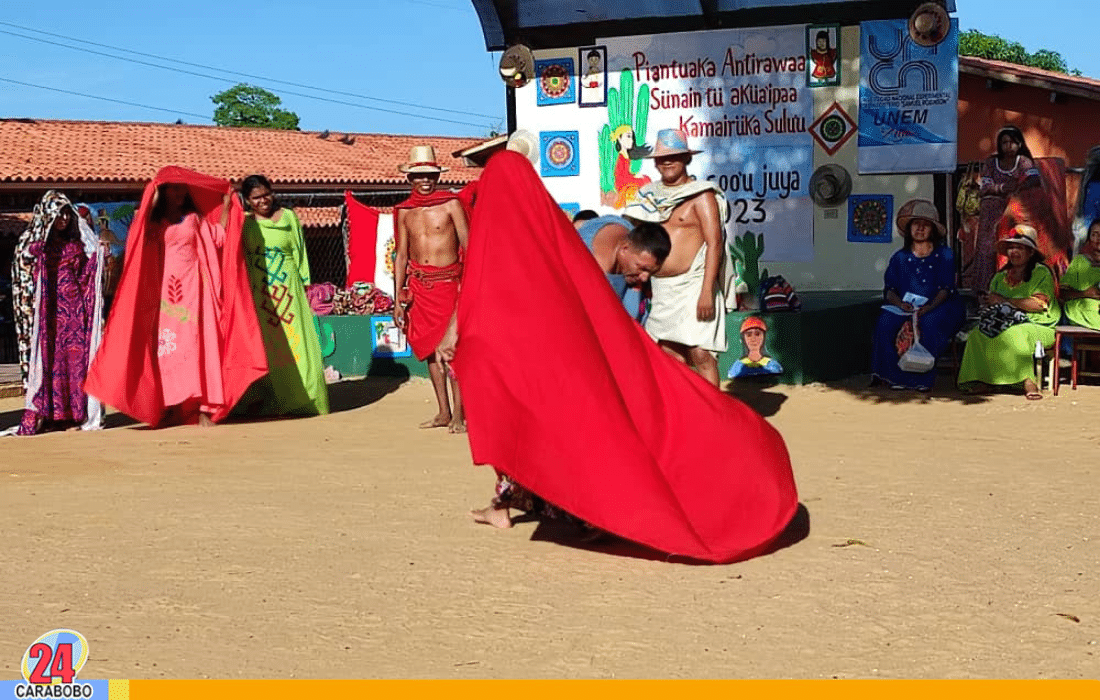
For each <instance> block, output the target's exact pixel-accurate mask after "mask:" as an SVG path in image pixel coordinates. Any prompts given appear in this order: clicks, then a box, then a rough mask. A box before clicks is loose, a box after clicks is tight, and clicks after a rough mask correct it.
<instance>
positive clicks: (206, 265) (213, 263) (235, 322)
mask: <svg viewBox="0 0 1100 700" xmlns="http://www.w3.org/2000/svg"><path fill="white" fill-rule="evenodd" d="M177 185H178V186H181V187H182V188H183V189H184V190H185V195H186V199H187V200H189V202H190V205H193V211H191V212H189V213H187V215H186V217H185V218H184V219H183V221H182V222H181V225H182V224H187V226H188V227H192V228H193V227H195V226H197V227H198V228H200V229H203V228H216V227H218V225H219V224H221V223H222V222H223V221H224V230H223V232H222V233H224V241H218V240H216V239H220V237H221V233H219V234H218V235H216V236H206V235H199V236H196V237H194V241H193V243H194V253H195V255H196V260H194V261H193V263H197V266H198V272H197V275H196V280H195V282H196V284H199V285H200V286H201V289H202V290H203V295H204V296H202V297H201V299H202V301H201V304H200V306H201V314H202V320H201V323H202V324H203V326H202V328H203V330H202V331H201V332H202V333H208V332H211V331H210V329H213V332H216V333H217V334H218V337H217V338H216V339H213V338H209V337H203V338H202V340H201V346H202V347H201V349H200V350H199V358H200V359H199V362H198V363H196V365H195V371H196V372H200V371H201V372H203V376H204V377H206V378H207V379H208V378H209V377H210V368H209V359H210V358H209V357H208V356H209V355H210V353H211V352H212V351H213V348H217V350H218V352H219V353H220V357H219V363H218V365H217V367H215V368H214V370H213V371H214V372H217V369H218V368H220V380H221V381H220V395H211V396H205V397H194V398H195V400H188V401H185V402H184V404H181V405H175V406H173V405H169V404H168V403H167V402H166V397H167V398H168V399H169V400H171V395H172V393H173V392H172V391H171V390H167V389H166V387H165V386H164V384H163V381H164V378H163V377H162V374H164V373H163V372H162V371H161V370H162V369H163V368H162V367H161V365H162V364H164V363H165V362H167V361H168V360H169V359H172V358H171V352H172V351H174V350H176V349H179V347H180V346H179V344H178V343H177V342H176V341H178V340H179V338H178V336H177V337H176V338H172V337H171V336H170V335H169V334H165V333H163V330H164V328H162V327H161V325H162V321H163V320H164V319H165V318H166V317H167V316H174V317H176V320H179V321H183V319H184V317H185V316H186V317H187V318H188V319H191V318H192V316H193V312H194V311H195V310H196V309H191V308H190V306H188V305H187V303H186V302H185V300H186V299H187V298H188V294H187V293H186V287H187V285H186V284H182V283H180V284H177V283H174V282H173V281H172V280H170V279H168V277H167V275H169V274H171V272H172V270H173V269H175V268H174V267H173V266H171V265H167V266H166V262H165V259H164V254H165V250H166V249H165V246H166V241H165V240H161V239H160V238H159V237H158V233H166V231H165V230H162V229H163V228H164V227H163V226H160V225H154V221H153V219H154V218H155V217H154V216H153V213H154V210H155V209H156V207H155V206H154V203H155V199H156V198H157V193H158V191H160V190H161V188H162V186H164V187H165V189H166V190H169V189H170V190H173V191H176V190H178V189H179V187H175V186H177ZM173 196H175V195H173ZM226 206H228V208H229V209H228V211H225V207H226ZM188 208H189V209H190V208H191V207H190V206H189V207H188ZM243 220H244V210H243V209H242V207H241V203H240V201H239V200H238V199H237V197H236V196H234V195H233V186H232V184H230V183H229V182H228V181H227V180H221V179H218V178H214V177H210V176H208V175H203V174H201V173H197V172H194V171H191V170H187V169H185V168H180V167H176V166H168V167H165V168H162V169H161V170H159V171H158V172H157V174H156V176H155V177H154V178H153V181H152V182H150V183H149V184H148V185H147V186H146V187H145V192H144V194H143V195H142V199H141V206H140V207H139V209H138V214H137V216H136V217H135V220H134V224H133V226H132V227H131V229H130V236H129V239H128V241H127V245H126V259H125V263H124V265H123V269H122V276H121V278H120V279H119V283H118V288H117V290H116V292H115V299H114V303H113V305H112V308H111V313H110V318H109V319H108V321H107V327H106V330H105V332H104V337H103V343H102V345H101V346H100V348H99V352H98V353H97V354H96V357H95V359H94V360H93V362H92V365H91V368H90V369H89V372H88V378H87V381H86V382H85V385H84V386H85V391H87V393H88V394H89V395H91V396H94V397H96V398H98V399H99V400H100V401H102V402H103V403H105V404H107V405H109V406H113V407H115V408H116V409H118V410H119V411H121V412H123V413H125V414H126V415H128V416H131V417H132V418H135V419H136V420H139V421H142V422H143V423H147V424H149V425H150V426H152V427H159V426H161V425H164V424H166V423H176V422H184V423H194V422H197V421H199V420H200V411H202V415H205V416H207V417H208V418H209V420H210V421H212V422H215V423H216V422H219V421H221V420H223V419H224V418H225V417H226V416H228V415H229V412H230V410H232V408H233V406H234V405H235V404H236V403H237V401H238V400H240V398H241V396H243V395H244V393H245V390H247V389H248V387H249V385H251V384H252V383H253V382H254V381H256V380H257V379H259V378H261V377H262V376H264V375H265V374H266V373H267V354H266V352H265V350H264V346H263V336H262V335H261V333H260V325H259V322H258V321H257V319H256V307H255V305H254V304H253V303H252V292H251V290H250V287H249V280H248V272H247V270H246V269H245V262H244V253H243V251H242V249H241V226H242V224H243ZM218 242H220V243H221V254H220V256H219V255H218V251H217V249H216V246H217V243H218ZM167 243H171V241H168V242H167ZM218 258H220V264H217V261H218ZM176 267H180V269H181V271H182V268H183V266H176ZM166 295H167V296H166ZM211 306H212V307H213V308H214V311H213V313H207V309H209V308H210V307H211ZM184 307H186V308H184ZM196 308H199V307H196ZM181 309H183V310H181ZM184 311H186V313H184ZM192 322H199V320H198V319H195V320H194V321H190V320H189V321H186V322H184V323H192ZM173 346H176V347H175V348H173ZM200 367H201V369H200ZM214 394H218V392H216V391H215V392H214ZM209 399H216V401H209Z"/></svg>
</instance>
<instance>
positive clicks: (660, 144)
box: [643, 129, 702, 158]
mask: <svg viewBox="0 0 1100 700" xmlns="http://www.w3.org/2000/svg"><path fill="white" fill-rule="evenodd" d="M696 153H702V151H696V150H693V149H691V148H689V147H688V139H687V134H686V133H685V132H683V131H680V130H679V129H661V130H660V131H658V132H657V145H656V146H654V147H653V150H652V151H650V152H649V155H647V156H643V158H661V157H663V156H678V155H684V154H686V155H695V154H696Z"/></svg>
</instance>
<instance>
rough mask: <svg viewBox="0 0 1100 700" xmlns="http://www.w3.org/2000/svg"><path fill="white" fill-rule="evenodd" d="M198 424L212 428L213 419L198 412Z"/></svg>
mask: <svg viewBox="0 0 1100 700" xmlns="http://www.w3.org/2000/svg"><path fill="white" fill-rule="evenodd" d="M199 425H200V426H202V427H203V428H213V427H214V421H213V420H212V419H211V418H210V416H208V415H206V414H205V413H200V414H199Z"/></svg>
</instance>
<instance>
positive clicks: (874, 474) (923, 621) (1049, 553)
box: [0, 377, 1100, 678]
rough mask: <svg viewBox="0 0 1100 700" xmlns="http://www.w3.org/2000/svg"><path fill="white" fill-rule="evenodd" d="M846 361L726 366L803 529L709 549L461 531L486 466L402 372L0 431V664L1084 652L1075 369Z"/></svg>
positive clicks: (404, 669) (845, 667) (1094, 530)
mask: <svg viewBox="0 0 1100 700" xmlns="http://www.w3.org/2000/svg"><path fill="white" fill-rule="evenodd" d="M942 379H945V380H947V378H946V377H944V378H942ZM945 383H949V382H946V381H945ZM865 385H866V381H865V378H856V379H854V380H852V381H850V382H846V383H842V384H837V385H833V386H828V387H826V386H808V387H764V386H758V385H752V386H749V387H747V388H742V389H739V390H738V391H739V393H740V394H741V395H742V397H743V398H744V399H745V400H746V401H747V402H748V403H750V404H751V405H753V406H754V407H755V408H756V409H757V410H758V411H760V412H761V413H763V414H764V415H766V416H768V417H769V419H770V420H771V421H772V422H773V423H774V424H775V425H776V426H777V427H778V428H779V429H780V430H781V431H782V432H783V434H784V436H785V437H786V439H787V443H788V445H789V447H790V450H791V454H792V457H793V461H794V465H795V474H796V478H797V481H798V486H799V494H800V500H801V502H802V504H803V505H804V507H805V510H806V513H807V518H808V524H809V530H808V533H805V536H804V537H803V538H802V539H801V540H799V541H797V542H795V543H794V544H792V545H790V546H788V547H786V548H784V549H781V550H779V551H777V552H774V553H772V554H770V555H767V556H764V557H761V558H758V559H754V560H752V561H748V562H744V563H740V564H735V565H730V566H692V565H686V564H680V563H668V562H666V561H663V560H661V559H660V558H646V557H639V556H627V555H624V554H623V553H622V550H621V549H620V548H613V551H610V552H609V551H601V550H586V549H582V548H578V547H576V546H571V545H570V544H568V543H563V542H561V541H560V538H555V537H553V536H550V535H547V534H546V533H545V532H544V531H545V529H546V527H545V526H538V525H537V524H536V523H533V522H526V523H520V524H518V525H517V526H516V527H515V528H514V529H513V530H509V531H498V530H493V529H490V528H488V527H486V526H478V525H475V524H474V523H472V522H471V521H470V519H469V517H468V515H467V509H468V508H469V507H471V506H481V505H484V504H485V503H486V502H487V500H488V498H489V496H490V495H491V489H492V485H493V475H492V473H491V471H490V470H489V469H487V468H474V467H472V466H471V465H470V463H469V449H468V446H467V443H466V440H465V438H464V437H462V436H456V435H449V434H447V433H446V432H443V431H441V430H435V431H420V430H418V429H417V428H416V424H417V423H418V422H419V421H421V420H423V419H425V418H427V417H428V416H429V415H431V413H432V408H433V405H432V404H433V401H432V397H431V392H430V385H429V384H428V383H427V382H426V381H425V380H419V379H413V380H410V381H408V382H405V383H404V384H399V383H398V382H396V381H386V380H362V381H352V382H345V383H342V384H340V385H336V386H334V387H333V404H334V408H335V409H336V411H335V412H334V413H333V414H332V415H330V416H326V417H320V418H310V419H300V420H279V421H269V422H258V423H237V424H230V425H223V426H220V427H217V428H213V429H202V428H198V427H183V428H172V429H166V430H158V431H152V430H147V429H143V428H141V427H138V426H134V425H132V424H129V425H127V424H126V423H127V422H126V421H125V420H124V418H123V417H122V416H118V415H114V416H112V417H111V418H110V425H111V426H112V427H110V429H107V430H104V431H102V432H98V433H62V434H51V435H44V436H40V437H35V438H3V439H2V442H0V480H2V481H0V483H2V487H0V531H2V532H3V535H4V544H3V546H2V547H0V569H2V571H3V574H2V577H3V579H2V580H3V585H2V587H0V620H2V621H3V625H2V630H0V669H2V671H0V677H4V678H17V677H18V675H19V671H18V664H19V660H20V658H21V656H22V654H23V652H24V650H25V649H26V648H27V646H28V645H29V644H30V643H31V642H32V641H33V640H34V639H35V638H36V637H38V636H39V635H40V634H42V633H44V632H46V631H48V630H50V629H54V628H57V627H70V628H73V629H76V630H78V631H80V632H82V633H83V634H84V635H85V636H86V637H87V638H88V640H89V645H90V648H91V658H90V660H89V662H88V665H87V666H86V668H85V670H84V672H83V673H82V676H83V677H85V678H159V677H170V678H204V677H215V678H218V677H220V678H242V677H244V678H261V677H281V678H289V677H296V678H340V677H343V678H375V677H412V678H417V677H437V678H496V677H521V678H523V677H540V678H541V677H562V678H578V677H579V678H609V677H618V678H623V677H636V678H650V677H671V678H680V677H748V678H752V677H777V678H851V677H915V678H925V677H945V678H972V677H1004V678H1022V677H1044V678H1045V677H1061V678H1095V677H1097V676H1100V488H1098V478H1097V477H1098V473H1100V467H1098V466H1097V460H1096V455H1097V452H1094V450H1096V449H1097V442H1098V440H1100V431H1098V430H1097V429H1096V428H1095V426H1097V425H1100V387H1082V388H1080V389H1078V390H1077V391H1076V392H1074V391H1071V390H1070V389H1069V388H1068V387H1066V388H1065V389H1063V392H1062V393H1061V395H1060V396H1059V397H1057V398H1054V397H1052V396H1050V394H1049V393H1048V394H1047V396H1046V398H1045V399H1044V400H1042V401H1037V402H1026V401H1024V400H1023V398H1021V397H1018V396H1009V395H996V396H992V397H988V398H979V399H973V398H968V397H963V396H961V395H958V394H954V393H951V392H950V391H947V390H945V391H944V392H943V395H942V396H937V397H933V398H927V397H924V396H922V395H918V394H910V393H894V392H889V391H878V390H866V389H863V388H862V387H863V386H865ZM19 406H20V402H19V400H18V399H3V400H0V424H2V425H10V424H13V423H14V422H16V420H17V419H18V408H19ZM551 535H552V533H551Z"/></svg>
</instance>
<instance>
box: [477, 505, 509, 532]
mask: <svg viewBox="0 0 1100 700" xmlns="http://www.w3.org/2000/svg"><path fill="white" fill-rule="evenodd" d="M470 515H472V516H474V522H475V523H481V524H482V525H492V526H493V527H496V528H500V529H501V530H507V529H508V528H510V527H512V518H511V517H510V516H509V515H508V509H507V508H494V507H492V506H487V507H485V508H479V509H476V510H471V511H470Z"/></svg>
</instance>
